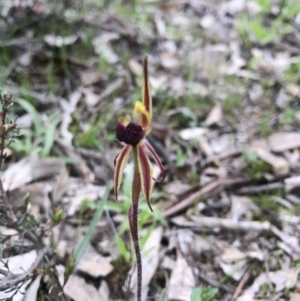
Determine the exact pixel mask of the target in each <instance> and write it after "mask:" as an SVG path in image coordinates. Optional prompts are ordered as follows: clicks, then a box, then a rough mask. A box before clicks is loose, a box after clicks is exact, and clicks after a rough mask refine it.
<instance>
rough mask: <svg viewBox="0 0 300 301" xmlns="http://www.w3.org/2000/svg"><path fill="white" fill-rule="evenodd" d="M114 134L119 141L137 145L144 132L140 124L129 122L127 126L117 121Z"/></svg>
mask: <svg viewBox="0 0 300 301" xmlns="http://www.w3.org/2000/svg"><path fill="white" fill-rule="evenodd" d="M116 134H117V138H118V140H119V141H122V142H125V143H126V144H129V145H132V146H137V145H138V144H139V142H140V141H141V140H142V139H143V138H144V135H145V132H144V131H143V129H142V127H141V126H140V125H138V124H135V123H132V122H130V123H129V124H128V125H127V126H124V125H123V124H122V123H118V124H117V128H116Z"/></svg>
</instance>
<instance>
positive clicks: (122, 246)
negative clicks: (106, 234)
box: [117, 235, 130, 262]
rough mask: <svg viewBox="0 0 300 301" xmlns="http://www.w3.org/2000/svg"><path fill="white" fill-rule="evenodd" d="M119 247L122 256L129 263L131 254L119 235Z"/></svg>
mask: <svg viewBox="0 0 300 301" xmlns="http://www.w3.org/2000/svg"><path fill="white" fill-rule="evenodd" d="M117 246H118V248H119V251H120V253H121V255H122V256H123V258H124V260H125V261H126V262H129V259H130V256H129V253H128V251H127V249H126V246H125V243H124V241H123V239H122V238H121V237H120V236H119V235H118V236H117Z"/></svg>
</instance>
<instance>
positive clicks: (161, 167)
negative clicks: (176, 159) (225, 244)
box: [145, 141, 166, 183]
mask: <svg viewBox="0 0 300 301" xmlns="http://www.w3.org/2000/svg"><path fill="white" fill-rule="evenodd" d="M145 145H146V147H147V149H148V151H149V152H150V154H151V155H152V157H153V159H154V161H155V162H156V164H157V165H158V167H159V169H160V172H161V178H160V179H154V178H153V180H154V181H155V182H157V183H161V182H163V181H164V180H165V177H166V170H165V168H164V166H163V165H162V163H161V161H160V159H159V157H158V155H157V153H156V152H155V150H154V148H153V147H152V146H151V145H150V144H149V143H148V142H147V141H145Z"/></svg>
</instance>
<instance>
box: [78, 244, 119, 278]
mask: <svg viewBox="0 0 300 301" xmlns="http://www.w3.org/2000/svg"><path fill="white" fill-rule="evenodd" d="M77 269H78V270H79V271H80V272H82V273H85V274H87V275H89V276H91V277H92V278H99V277H106V276H107V275H108V274H109V273H110V272H111V271H112V270H113V266H112V265H111V264H110V259H109V258H107V257H103V256H101V255H100V254H99V253H97V252H96V250H95V249H94V248H93V247H92V246H91V245H88V247H87V249H86V251H85V253H84V255H83V257H82V259H81V260H80V262H79V264H78V266H77Z"/></svg>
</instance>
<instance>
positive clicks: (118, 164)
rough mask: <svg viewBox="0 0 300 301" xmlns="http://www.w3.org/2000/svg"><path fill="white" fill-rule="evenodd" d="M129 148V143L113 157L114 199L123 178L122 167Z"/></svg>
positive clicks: (129, 150) (124, 164) (125, 161)
mask: <svg viewBox="0 0 300 301" xmlns="http://www.w3.org/2000/svg"><path fill="white" fill-rule="evenodd" d="M131 150H132V146H131V145H125V146H124V147H123V149H122V150H121V152H120V154H119V155H118V156H117V157H116V158H115V175H114V193H115V197H116V199H118V191H119V188H120V185H121V182H122V179H123V173H124V168H125V166H126V164H127V162H128V159H129V155H130V153H131Z"/></svg>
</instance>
